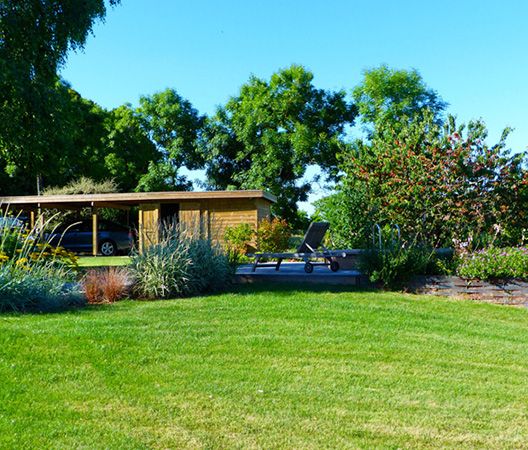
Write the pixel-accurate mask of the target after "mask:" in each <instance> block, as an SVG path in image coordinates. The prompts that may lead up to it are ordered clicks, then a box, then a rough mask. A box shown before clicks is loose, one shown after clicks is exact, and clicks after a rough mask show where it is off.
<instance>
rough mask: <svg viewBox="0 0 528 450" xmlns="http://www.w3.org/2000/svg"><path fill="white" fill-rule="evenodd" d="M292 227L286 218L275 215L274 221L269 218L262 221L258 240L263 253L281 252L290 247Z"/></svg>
mask: <svg viewBox="0 0 528 450" xmlns="http://www.w3.org/2000/svg"><path fill="white" fill-rule="evenodd" d="M290 236H291V228H290V225H289V224H288V222H286V219H279V218H278V217H275V218H274V219H273V220H272V221H269V220H268V218H265V219H264V220H262V221H260V223H259V227H258V238H257V242H258V245H259V248H260V251H261V252H263V253H279V252H284V251H286V250H287V249H288V244H289V241H290Z"/></svg>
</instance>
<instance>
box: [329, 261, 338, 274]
mask: <svg viewBox="0 0 528 450" xmlns="http://www.w3.org/2000/svg"><path fill="white" fill-rule="evenodd" d="M330 270H331V271H332V272H337V271H338V270H339V263H338V262H337V261H332V262H331V263H330Z"/></svg>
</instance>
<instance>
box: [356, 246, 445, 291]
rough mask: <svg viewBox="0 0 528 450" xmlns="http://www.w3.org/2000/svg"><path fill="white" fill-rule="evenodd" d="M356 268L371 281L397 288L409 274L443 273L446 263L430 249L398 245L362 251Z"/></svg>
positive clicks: (408, 277) (406, 279) (404, 281)
mask: <svg viewBox="0 0 528 450" xmlns="http://www.w3.org/2000/svg"><path fill="white" fill-rule="evenodd" d="M358 269H359V270H360V271H361V272H362V273H365V274H367V275H369V278H370V281H372V282H373V283H381V284H382V285H383V286H384V287H386V288H387V289H399V288H401V287H402V286H403V285H404V284H405V283H406V282H407V281H408V280H409V279H410V277H411V276H413V275H431V274H438V273H445V271H446V270H447V265H446V264H445V262H442V261H441V260H439V259H437V258H436V257H435V255H434V253H433V252H431V251H426V250H423V249H420V248H417V247H407V248H405V247H404V248H402V247H398V248H391V249H384V250H367V251H365V252H362V253H361V256H360V259H359V263H358Z"/></svg>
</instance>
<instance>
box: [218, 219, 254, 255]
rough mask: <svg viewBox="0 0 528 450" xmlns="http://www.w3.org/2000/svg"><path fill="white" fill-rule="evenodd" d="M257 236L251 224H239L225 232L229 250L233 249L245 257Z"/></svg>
mask: <svg viewBox="0 0 528 450" xmlns="http://www.w3.org/2000/svg"><path fill="white" fill-rule="evenodd" d="M255 236H256V232H255V228H254V227H253V226H252V225H251V224H249V223H239V224H238V225H236V226H228V227H226V230H225V235H224V242H225V244H226V246H227V248H230V249H233V250H235V251H237V252H238V253H240V254H241V255H245V254H246V253H247V252H248V250H249V248H250V246H251V243H252V242H253V241H254V239H255Z"/></svg>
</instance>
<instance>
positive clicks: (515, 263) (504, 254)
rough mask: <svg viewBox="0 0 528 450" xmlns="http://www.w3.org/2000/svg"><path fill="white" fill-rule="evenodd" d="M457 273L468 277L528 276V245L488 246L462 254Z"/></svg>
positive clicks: (482, 278) (483, 278) (485, 278)
mask: <svg viewBox="0 0 528 450" xmlns="http://www.w3.org/2000/svg"><path fill="white" fill-rule="evenodd" d="M457 275H459V276H462V277H468V278H479V279H481V280H487V279H488V278H525V279H526V278H528V249H527V248H526V247H505V248H496V247H488V248H485V249H483V250H480V251H477V252H474V253H468V254H464V255H461V256H460V262H459V265H458V268H457Z"/></svg>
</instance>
